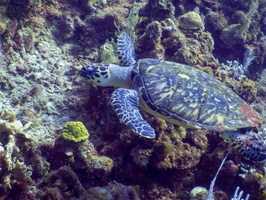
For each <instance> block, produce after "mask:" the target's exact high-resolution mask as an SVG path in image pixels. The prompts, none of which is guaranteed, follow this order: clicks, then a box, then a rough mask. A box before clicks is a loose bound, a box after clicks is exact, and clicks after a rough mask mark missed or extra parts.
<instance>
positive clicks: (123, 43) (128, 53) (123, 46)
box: [117, 33, 136, 66]
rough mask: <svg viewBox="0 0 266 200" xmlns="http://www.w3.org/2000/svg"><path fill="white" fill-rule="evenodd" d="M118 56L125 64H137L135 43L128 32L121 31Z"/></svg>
mask: <svg viewBox="0 0 266 200" xmlns="http://www.w3.org/2000/svg"><path fill="white" fill-rule="evenodd" d="M117 51H118V58H119V60H120V62H121V65H123V66H132V65H134V64H135V62H136V61H135V51H134V43H133V41H132V40H131V38H130V37H129V35H128V34H126V33H121V35H119V37H118V44H117Z"/></svg>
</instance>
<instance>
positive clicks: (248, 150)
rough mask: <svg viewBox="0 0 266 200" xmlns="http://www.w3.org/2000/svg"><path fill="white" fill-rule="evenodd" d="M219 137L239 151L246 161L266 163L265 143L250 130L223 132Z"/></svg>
mask: <svg viewBox="0 0 266 200" xmlns="http://www.w3.org/2000/svg"><path fill="white" fill-rule="evenodd" d="M220 136H221V137H222V138H223V139H224V140H226V141H227V142H228V143H230V144H231V145H232V146H233V147H234V148H235V149H237V150H239V151H240V152H241V153H242V154H243V155H244V156H245V157H246V158H247V159H249V160H252V161H255V162H265V161H266V143H265V141H264V139H263V138H262V137H261V136H260V135H259V134H258V133H255V132H254V130H252V128H245V129H239V130H237V131H225V132H223V133H222V134H221V135H220Z"/></svg>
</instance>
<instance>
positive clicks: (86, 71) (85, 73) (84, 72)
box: [79, 66, 95, 80]
mask: <svg viewBox="0 0 266 200" xmlns="http://www.w3.org/2000/svg"><path fill="white" fill-rule="evenodd" d="M94 75H95V70H94V69H93V68H91V67H89V66H86V67H82V68H81V70H79V76H81V77H83V78H85V79H87V80H90V79H91V77H92V76H94Z"/></svg>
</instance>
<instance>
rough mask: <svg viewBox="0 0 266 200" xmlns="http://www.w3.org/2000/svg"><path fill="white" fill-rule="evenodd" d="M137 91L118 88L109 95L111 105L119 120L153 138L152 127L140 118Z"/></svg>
mask: <svg viewBox="0 0 266 200" xmlns="http://www.w3.org/2000/svg"><path fill="white" fill-rule="evenodd" d="M138 101H139V98H138V92H137V91H136V90H129V89H123V88H118V89H116V90H115V91H114V92H113V94H112V97H111V102H112V106H113V108H114V110H115V112H116V114H117V116H118V118H119V120H120V121H121V122H123V123H124V124H126V125H127V126H128V127H129V128H130V129H131V130H132V131H134V132H135V133H137V134H139V135H141V136H142V137H145V138H155V132H154V129H153V128H152V127H151V126H150V125H149V124H148V123H147V122H146V121H145V120H144V119H143V118H142V116H141V114H140V112H139V108H138Z"/></svg>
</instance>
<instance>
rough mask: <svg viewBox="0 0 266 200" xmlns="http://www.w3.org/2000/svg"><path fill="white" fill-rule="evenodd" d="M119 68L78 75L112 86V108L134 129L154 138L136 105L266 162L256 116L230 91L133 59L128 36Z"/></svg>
mask: <svg viewBox="0 0 266 200" xmlns="http://www.w3.org/2000/svg"><path fill="white" fill-rule="evenodd" d="M117 49H118V58H119V60H120V62H121V65H122V66H119V65H115V64H107V63H93V64H89V65H88V66H85V67H82V69H81V70H80V72H79V74H80V76H81V77H83V78H84V79H85V80H86V81H88V82H90V83H91V84H94V85H99V86H114V87H117V89H116V90H115V91H114V92H113V94H112V97H111V103H112V106H113V108H114V110H115V112H116V114H117V116H118V118H119V119H120V121H121V122H122V123H124V124H126V125H127V126H128V127H129V128H130V129H131V130H132V131H134V132H135V133H138V134H139V135H141V136H143V137H145V138H155V137H156V134H155V131H154V129H153V128H152V127H151V126H150V125H149V124H148V123H147V122H146V121H145V120H144V119H143V118H142V116H141V114H140V112H139V107H141V108H142V109H143V110H145V111H147V112H148V113H150V114H152V115H154V116H156V117H159V118H161V119H164V120H166V121H168V122H170V123H173V124H176V125H180V126H184V127H186V128H194V129H206V130H210V131H217V132H222V134H221V136H222V137H223V138H224V139H225V140H226V141H228V142H229V143H231V144H232V145H233V146H234V147H235V148H237V149H238V150H240V151H241V152H242V153H243V155H244V156H246V157H247V158H249V159H251V160H254V161H264V160H266V144H265V143H264V140H263V138H262V137H261V136H260V135H259V134H257V132H258V127H259V126H260V124H261V123H262V119H261V117H260V116H259V114H258V113H257V112H256V111H255V110H253V109H252V108H251V107H250V106H249V105H248V104H247V103H246V102H245V101H244V100H243V99H241V98H240V97H239V96H238V95H236V94H235V93H234V92H233V91H232V90H231V89H229V88H228V87H226V86H225V85H224V84H223V83H221V82H219V81H218V80H216V79H215V78H214V77H212V76H210V75H208V74H206V73H205V72H203V71H200V70H198V69H196V68H193V67H190V66H187V65H184V64H180V63H175V62H169V61H162V60H158V59H151V58H147V59H140V60H137V61H136V60H135V51H134V44H133V42H132V40H131V38H130V37H129V35H128V34H126V33H121V35H120V36H119V37H118V44H117Z"/></svg>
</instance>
